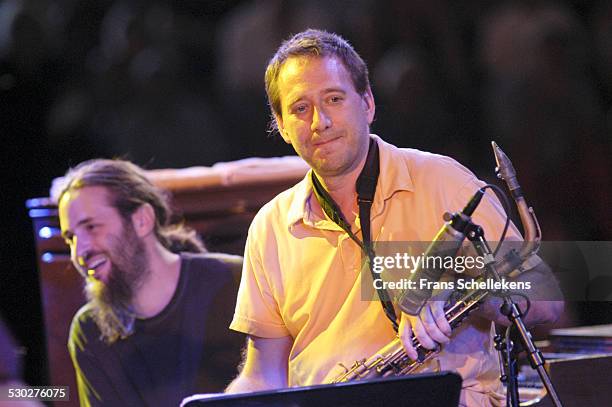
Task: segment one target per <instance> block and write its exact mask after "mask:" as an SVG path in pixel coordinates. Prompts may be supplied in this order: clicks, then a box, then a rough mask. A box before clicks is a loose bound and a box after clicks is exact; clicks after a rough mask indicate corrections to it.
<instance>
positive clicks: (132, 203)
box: [57, 159, 206, 253]
mask: <svg viewBox="0 0 612 407" xmlns="http://www.w3.org/2000/svg"><path fill="white" fill-rule="evenodd" d="M91 186H101V187H105V188H106V189H107V191H108V193H109V198H110V199H111V205H113V206H114V207H115V208H116V209H117V211H118V212H119V214H120V215H121V217H122V218H123V220H124V221H127V220H128V219H129V217H130V216H131V215H132V214H133V213H134V212H135V211H136V210H137V209H138V208H140V206H142V205H143V204H147V203H148V204H149V205H151V206H152V207H153V210H154V211H155V228H154V231H155V235H156V236H157V239H158V240H159V241H160V243H161V244H162V245H163V246H164V247H165V248H166V249H168V250H170V251H172V252H174V253H178V252H181V251H187V252H195V253H200V252H205V251H206V249H205V247H204V244H203V243H202V241H201V240H200V238H199V237H198V236H197V234H196V232H195V231H194V230H192V229H190V228H188V227H186V226H185V225H183V224H180V223H178V224H177V223H172V220H173V219H172V216H173V214H172V210H171V209H170V203H169V202H170V195H169V193H168V192H166V191H163V190H161V189H159V188H157V187H156V186H155V185H153V183H152V182H151V181H150V180H149V179H148V178H147V177H146V175H145V171H144V170H143V169H142V168H140V167H138V166H137V165H135V164H133V163H131V162H129V161H126V160H120V159H115V160H108V159H94V160H88V161H84V162H82V163H80V164H79V165H77V166H76V167H74V168H71V169H69V170H68V171H67V172H66V175H65V176H64V184H63V188H62V189H61V192H60V193H59V194H58V199H57V202H58V203H59V202H60V201H61V199H62V197H63V196H64V194H65V193H66V192H68V191H71V190H76V189H81V188H85V187H91Z"/></svg>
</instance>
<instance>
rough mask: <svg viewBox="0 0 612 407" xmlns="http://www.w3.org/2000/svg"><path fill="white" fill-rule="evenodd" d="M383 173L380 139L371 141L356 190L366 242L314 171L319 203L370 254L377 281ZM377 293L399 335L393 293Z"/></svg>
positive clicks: (380, 289) (367, 256) (380, 290)
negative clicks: (377, 199)
mask: <svg viewBox="0 0 612 407" xmlns="http://www.w3.org/2000/svg"><path fill="white" fill-rule="evenodd" d="M379 173H380V158H379V154H378V144H377V143H376V140H374V139H372V138H370V145H369V148H368V156H367V157H366V162H365V165H364V166H363V169H362V170H361V173H360V174H359V177H358V178H357V183H356V185H355V188H356V190H357V202H358V204H359V219H360V220H361V235H362V236H363V242H361V241H360V240H359V238H358V237H357V236H356V235H355V234H354V233H353V232H352V231H351V225H350V224H349V223H348V222H347V221H346V218H345V217H344V215H343V214H342V210H341V209H340V207H339V206H338V204H337V203H336V202H335V201H334V199H333V198H332V197H331V195H329V193H328V192H327V191H326V190H325V188H324V187H323V185H322V184H321V182H320V181H319V179H318V177H317V176H316V174H315V173H314V171H312V185H313V189H314V192H315V196H316V198H317V201H318V202H319V204H320V205H321V207H322V208H323V211H324V212H325V214H326V215H327V216H328V217H329V218H330V219H331V220H332V221H334V222H335V223H336V224H337V225H338V226H340V227H341V228H342V229H343V230H344V231H345V232H346V233H348V235H349V236H350V238H351V239H353V241H355V243H357V244H358V245H359V247H360V248H361V250H362V252H363V254H365V255H366V259H367V261H368V268H369V269H370V273H371V274H372V278H373V279H374V281H378V280H381V278H380V275H379V274H377V273H374V270H373V269H372V264H373V262H374V249H373V248H372V241H371V237H370V209H371V208H372V203H373V202H374V193H375V191H376V184H377V182H378V175H379ZM375 286H376V287H382V285H381V284H376V285H375ZM376 293H377V294H378V299H379V300H380V302H381V304H382V307H383V310H384V311H385V315H386V316H387V318H389V320H390V321H391V325H393V329H394V330H395V331H396V332H397V329H398V324H397V316H396V314H395V309H394V308H393V304H392V303H391V300H390V298H389V293H387V290H385V289H384V288H377V289H376Z"/></svg>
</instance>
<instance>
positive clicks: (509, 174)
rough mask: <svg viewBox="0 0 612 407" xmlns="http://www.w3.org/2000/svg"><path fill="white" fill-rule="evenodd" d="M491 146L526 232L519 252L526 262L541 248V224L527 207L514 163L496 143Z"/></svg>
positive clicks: (499, 170)
mask: <svg viewBox="0 0 612 407" xmlns="http://www.w3.org/2000/svg"><path fill="white" fill-rule="evenodd" d="M491 146H492V147H493V154H494V155H495V162H496V163H497V167H496V168H495V172H496V173H497V176H498V178H500V179H502V180H503V181H504V182H505V183H506V185H507V186H508V189H509V190H510V193H511V194H512V198H513V199H514V201H515V203H516V208H517V211H518V213H519V216H520V218H521V223H522V225H523V229H524V231H525V236H524V241H523V246H522V247H521V249H520V251H519V256H520V258H521V259H522V260H526V259H527V258H529V257H530V256H531V255H533V254H535V253H537V251H538V249H539V248H540V242H541V241H542V230H541V229H540V224H539V223H538V219H537V218H536V215H535V212H534V210H533V208H531V207H530V206H529V205H527V202H526V201H525V197H524V196H523V191H522V189H521V186H520V184H519V182H518V179H517V176H516V170H515V169H514V166H513V165H512V161H510V159H509V158H508V156H507V155H506V153H504V152H503V150H502V149H501V148H500V147H499V146H498V145H497V143H495V141H492V142H491Z"/></svg>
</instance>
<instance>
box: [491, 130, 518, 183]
mask: <svg viewBox="0 0 612 407" xmlns="http://www.w3.org/2000/svg"><path fill="white" fill-rule="evenodd" d="M491 146H492V147H493V154H494V155H495V162H496V164H497V167H495V173H496V174H497V176H498V177H499V178H501V179H502V180H504V181H505V182H506V183H507V184H508V188H509V189H510V191H512V192H513V191H516V190H520V188H521V186H520V185H519V183H518V180H517V179H516V171H515V170H514V166H513V165H512V161H510V159H509V158H508V156H507V155H506V153H504V152H503V150H502V149H501V148H499V146H498V145H497V143H496V142H495V141H491Z"/></svg>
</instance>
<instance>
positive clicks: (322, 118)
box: [310, 106, 332, 132]
mask: <svg viewBox="0 0 612 407" xmlns="http://www.w3.org/2000/svg"><path fill="white" fill-rule="evenodd" d="M331 125H332V122H331V119H330V117H329V116H328V115H327V114H326V112H325V109H323V108H321V107H316V106H315V108H314V110H313V112H312V124H311V126H310V130H311V131H313V132H321V131H323V130H326V129H328V128H330V127H331Z"/></svg>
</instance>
